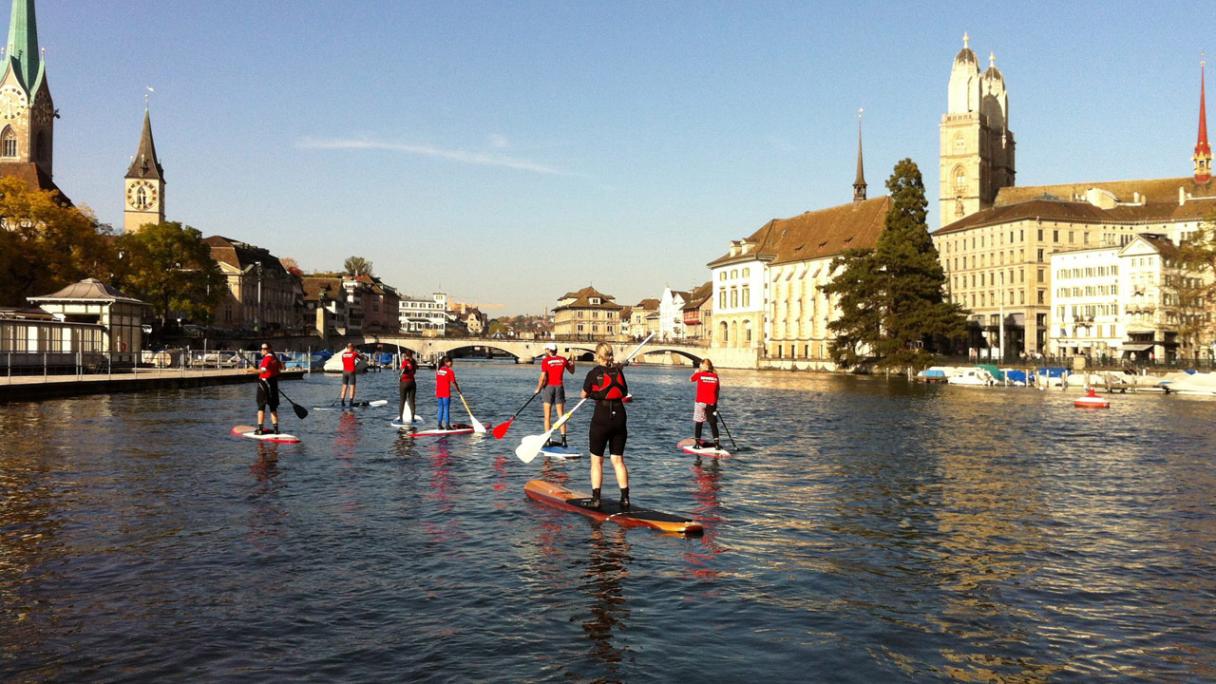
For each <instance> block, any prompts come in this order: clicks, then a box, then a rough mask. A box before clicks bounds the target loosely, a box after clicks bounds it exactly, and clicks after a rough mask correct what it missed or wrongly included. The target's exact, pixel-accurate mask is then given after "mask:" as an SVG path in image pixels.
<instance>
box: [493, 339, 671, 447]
mask: <svg viewBox="0 0 1216 684" xmlns="http://www.w3.org/2000/svg"><path fill="white" fill-rule="evenodd" d="M652 337H654V333H650V334H649V335H647V336H646V339H644V340H642V341H641V342H639V343H638V346H637V347H635V348H634V349H633V351H631V352H629V356H626V357H625V358H624V359H623V360H622V361H621V363H620V365H622V366H624V365H625V364H626V363H628V362H629V359H632V358H633V357H634V356H637V353H638V352H640V351H642V347H644V346H646V343H647V342H649V341H650V338H652ZM585 403H587V399H586V397H584V398H583V399H582V400H581V401H579V402H578V403H577V404H575V405H574V408H572V409H570V410H569V411H566V413H565V414H564V415H562V417H561V418H558V419H557V422H555V423H553V427H551V428H549V431H548V432H546V433H544V434H542V435H528V436H526V437H524V438H523V439H521V440H519V446H517V447H515V455H516V456H518V457H519V460H521V461H523V462H524V463H531V462H532V460H533V459H535V458H536V455H537V454H539V453H540V450H541V448H542V447H544V446H545V444H547V443H548V442H549V438H550V437H552V436H553V431H554V430H557V429H558V428H560V427H561V426H562V425H564V424H565V423H566V421H568V420H570V416H573V415H574V412H575V411H577V410H578V408H579V407H580V406H582V405H583V404H585Z"/></svg>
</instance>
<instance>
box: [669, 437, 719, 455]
mask: <svg viewBox="0 0 1216 684" xmlns="http://www.w3.org/2000/svg"><path fill="white" fill-rule="evenodd" d="M696 443H697V440H696V439H694V438H692V437H689V438H688V439H681V440H680V441H678V442H676V447H677V448H679V450H680V451H683V452H684V453H686V454H692V455H693V456H709V457H711V458H723V457H725V456H730V452H729V451H727V450H726V449H715V448H714V447H712V446H702V447H698V446H694V445H695V444H696Z"/></svg>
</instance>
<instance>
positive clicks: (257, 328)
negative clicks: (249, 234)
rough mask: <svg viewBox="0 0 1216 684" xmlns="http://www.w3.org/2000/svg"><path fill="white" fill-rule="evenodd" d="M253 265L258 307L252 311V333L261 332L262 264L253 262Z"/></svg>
mask: <svg viewBox="0 0 1216 684" xmlns="http://www.w3.org/2000/svg"><path fill="white" fill-rule="evenodd" d="M253 265H254V266H256V267H257V269H258V307H257V308H256V309H254V311H253V330H254V332H261V331H262V325H261V323H262V262H260V261H255V262H253Z"/></svg>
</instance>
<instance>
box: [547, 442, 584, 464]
mask: <svg viewBox="0 0 1216 684" xmlns="http://www.w3.org/2000/svg"><path fill="white" fill-rule="evenodd" d="M540 452H541V453H542V454H544V455H546V456H548V457H549V458H557V459H561V460H563V461H565V460H568V459H572V458H582V457H583V455H582V454H580V453H579V452H578V449H572V448H570V447H564V446H561V445H559V444H546V445H545V446H543V447H541V448H540Z"/></svg>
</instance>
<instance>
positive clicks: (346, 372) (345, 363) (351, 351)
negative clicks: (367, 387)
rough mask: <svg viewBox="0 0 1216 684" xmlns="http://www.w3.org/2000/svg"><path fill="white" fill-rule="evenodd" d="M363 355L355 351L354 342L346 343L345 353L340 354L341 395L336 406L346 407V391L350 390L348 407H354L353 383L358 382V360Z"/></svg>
mask: <svg viewBox="0 0 1216 684" xmlns="http://www.w3.org/2000/svg"><path fill="white" fill-rule="evenodd" d="M361 358H364V357H363V354H361V353H359V350H358V349H355V343H354V342H347V343H346V351H344V352H342V393H341V394H340V395H338V405H339V406H345V405H346V389H347V388H348V387H349V388H350V405H351V406H354V405H355V383H357V382H358V381H359V359H361Z"/></svg>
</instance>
